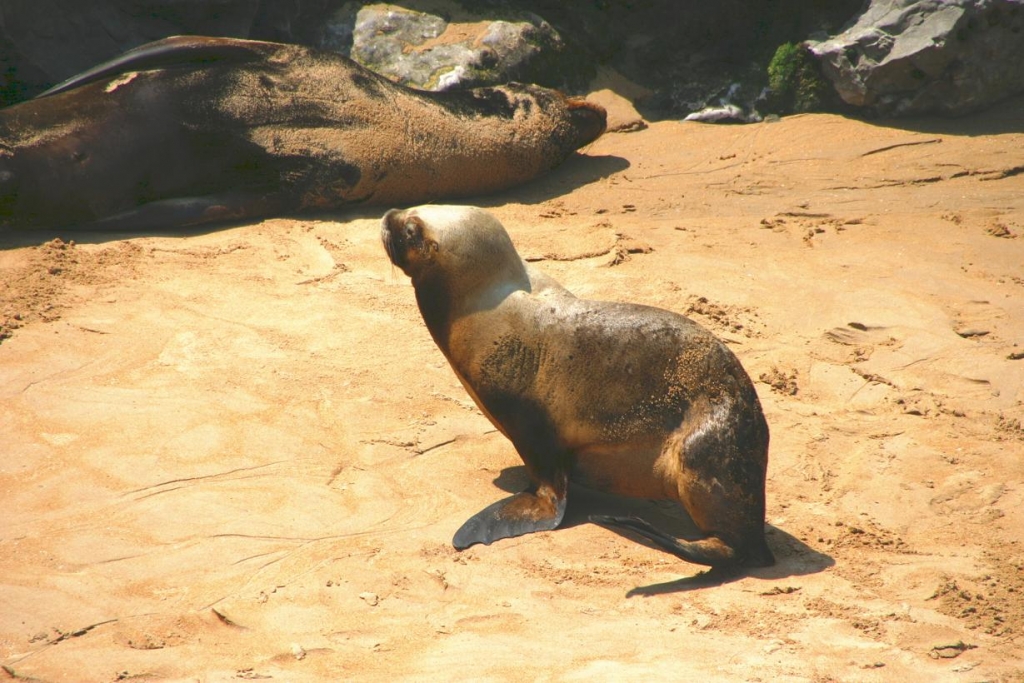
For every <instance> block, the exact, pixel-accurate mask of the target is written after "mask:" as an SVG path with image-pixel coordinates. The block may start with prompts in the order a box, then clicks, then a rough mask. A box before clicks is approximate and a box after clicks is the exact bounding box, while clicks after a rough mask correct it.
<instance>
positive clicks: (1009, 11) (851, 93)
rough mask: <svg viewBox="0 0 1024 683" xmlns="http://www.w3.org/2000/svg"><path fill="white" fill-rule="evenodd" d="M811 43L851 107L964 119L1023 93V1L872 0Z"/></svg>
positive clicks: (895, 113)
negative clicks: (826, 35)
mask: <svg viewBox="0 0 1024 683" xmlns="http://www.w3.org/2000/svg"><path fill="white" fill-rule="evenodd" d="M808 47H809V49H810V50H811V52H812V53H813V54H814V55H815V56H816V57H817V58H818V59H819V60H820V63H821V66H822V70H823V71H824V73H825V75H826V76H827V77H828V78H829V79H830V80H831V82H832V84H833V85H834V87H835V89H836V91H837V92H838V93H839V95H840V97H842V99H843V100H844V101H845V102H846V103H848V104H850V105H854V106H856V107H861V108H864V109H865V110H866V111H867V112H869V113H871V114H875V115H882V116H919V115H924V114H942V115H949V116H959V115H962V114H967V113H970V112H974V111H978V110H981V109H983V108H984V107H986V106H988V105H990V104H992V103H994V102H996V101H998V100H1001V99H1004V98H1007V97H1010V96H1012V95H1015V94H1018V93H1021V92H1024V69H1021V68H1020V64H1021V62H1022V61H1024V0H872V1H871V3H870V5H869V6H868V7H867V9H866V10H864V12H863V13H862V14H861V15H860V16H859V17H857V18H856V20H855V22H854V23H853V24H852V25H851V26H849V28H847V29H846V30H844V31H843V32H842V33H840V34H838V35H836V36H833V37H831V38H828V39H826V40H823V41H819V42H810V43H809V44H808Z"/></svg>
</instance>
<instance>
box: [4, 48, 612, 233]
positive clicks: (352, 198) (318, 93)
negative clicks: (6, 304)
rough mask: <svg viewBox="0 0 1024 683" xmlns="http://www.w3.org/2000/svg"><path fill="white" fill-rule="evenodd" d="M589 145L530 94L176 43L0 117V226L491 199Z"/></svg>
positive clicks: (111, 65) (307, 55) (97, 71)
mask: <svg viewBox="0 0 1024 683" xmlns="http://www.w3.org/2000/svg"><path fill="white" fill-rule="evenodd" d="M604 129H605V112H604V110H603V109H602V108H601V107H599V106H598V105H595V104H591V103H588V102H585V101H583V100H578V99H569V98H567V97H565V96H563V95H562V94H561V93H559V92H557V91H554V90H549V89H546V88H541V87H538V86H533V85H521V84H516V83H509V84H507V85H503V86H497V87H490V88H475V89H472V90H466V91H453V92H440V93H435V92H425V91H418V90H413V89H410V88H406V87H403V86H400V85H397V84H395V83H392V82H391V81H388V80H387V79H385V78H383V77H381V76H378V75H377V74H375V73H373V72H372V71H369V70H367V69H365V68H363V67H361V66H359V65H358V64H356V63H355V62H353V61H352V60H350V59H347V58H345V57H342V56H341V55H337V54H333V53H327V52H317V51H314V50H310V49H308V48H305V47H300V46H297V45H283V44H278V43H267V42H257V41H249V40H237V39H233V38H205V37H190V36H179V37H175V38H167V39H164V40H159V41H156V42H154V43H149V44H147V45H143V46H141V47H138V48H136V49H134V50H131V51H129V52H127V53H125V54H124V55H122V56H120V57H118V58H116V59H114V60H111V61H109V62H106V63H104V64H101V65H99V66H97V67H95V68H93V69H90V70H88V71H86V72H84V73H82V74H79V75H78V76H75V77H73V78H71V79H69V80H68V81H65V82H64V83H61V84H60V85H57V86H55V87H54V88H51V89H50V90H49V91H47V92H45V93H43V94H42V95H40V96H39V97H38V98H36V99H33V100H29V101H26V102H21V103H19V104H16V105H14V106H11V107H8V108H6V109H3V110H0V225H3V224H7V225H12V226H16V227H58V226H65V225H77V224H83V223H95V224H94V225H92V226H90V227H101V228H123V227H132V228H137V227H141V228H146V229H167V228H175V227H180V226H189V225H199V224H203V223H209V222H214V221H225V220H239V219H251V218H259V217H265V216H273V215H278V214H281V213H285V212H295V211H302V210H306V209H321V210H323V209H334V208H338V207H340V206H343V205H345V204H353V203H361V202H362V203H385V204H392V205H393V204H395V203H413V202H420V201H430V200H433V199H437V198H442V197H454V196H465V195H472V194H480V193H487V192H494V191H496V190H501V189H505V188H508V187H511V186H514V185H516V184H519V183H523V182H526V181H527V180H530V179H532V178H534V177H536V176H538V175H540V174H541V173H543V172H545V171H547V170H549V169H551V168H553V167H555V166H557V165H558V164H559V163H561V162H562V161H563V160H565V159H566V157H568V156H569V155H570V154H571V153H572V152H573V151H574V150H576V149H578V148H580V147H582V146H584V145H587V144H589V143H590V142H592V141H593V140H595V139H596V138H597V137H598V136H600V135H601V133H602V132H603V131H604Z"/></svg>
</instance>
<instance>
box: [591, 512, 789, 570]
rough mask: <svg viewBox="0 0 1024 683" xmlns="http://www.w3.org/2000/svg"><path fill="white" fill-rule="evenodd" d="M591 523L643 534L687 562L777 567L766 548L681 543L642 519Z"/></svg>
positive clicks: (716, 541)
mask: <svg viewBox="0 0 1024 683" xmlns="http://www.w3.org/2000/svg"><path fill="white" fill-rule="evenodd" d="M590 521H591V522H594V523H595V524H600V525H601V526H606V527H611V528H614V529H625V530H627V531H632V532H633V533H636V534H639V535H641V536H643V537H644V538H646V539H648V540H649V541H651V542H653V543H654V544H655V545H657V546H658V547H659V548H661V549H663V550H667V551H668V552H670V553H672V554H673V555H675V556H676V557H679V558H682V559H684V560H686V561H687V562H693V563H695V564H703V565H705V566H709V567H727V566H735V565H741V566H746V567H767V566H770V565H773V564H775V558H774V557H772V554H771V551H770V550H768V547H767V546H764V548H763V552H751V553H743V552H742V550H741V549H737V548H735V547H733V546H731V545H729V544H728V543H726V542H725V541H723V540H722V539H721V538H718V537H717V536H708V537H706V538H702V539H699V540H696V541H681V540H679V539H678V538H676V537H675V536H672V535H671V534H667V533H665V532H664V531H659V530H658V529H656V528H654V527H653V526H651V525H650V524H648V523H647V522H645V521H644V520H642V519H640V518H638V517H610V516H607V515H591V516H590Z"/></svg>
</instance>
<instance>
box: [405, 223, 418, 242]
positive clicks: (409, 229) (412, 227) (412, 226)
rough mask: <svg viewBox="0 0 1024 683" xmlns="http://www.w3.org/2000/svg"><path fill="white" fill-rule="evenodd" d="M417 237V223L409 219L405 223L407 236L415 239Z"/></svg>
mask: <svg viewBox="0 0 1024 683" xmlns="http://www.w3.org/2000/svg"><path fill="white" fill-rule="evenodd" d="M415 237H416V223H414V222H413V221H409V222H408V223H406V224H405V238H406V239H409V240H411V239H414V238H415Z"/></svg>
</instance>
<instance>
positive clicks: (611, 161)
mask: <svg viewBox="0 0 1024 683" xmlns="http://www.w3.org/2000/svg"><path fill="white" fill-rule="evenodd" d="M626 168H629V162H628V161H627V160H626V159H623V158H622V157H617V156H607V155H606V156H589V155H586V154H580V153H579V152H574V153H573V154H572V156H570V157H569V158H568V159H567V160H566V161H565V162H563V163H562V164H561V165H560V166H558V167H557V168H555V169H553V170H552V171H550V172H548V173H547V174H545V175H543V176H541V177H539V178H537V179H535V180H533V181H531V182H529V183H526V184H525V185H521V186H518V187H515V188H512V189H510V190H504V191H502V192H498V193H495V194H492V195H484V196H476V197H460V198H453V199H445V200H438V201H437V202H431V203H436V204H475V205H476V206H482V207H485V208H487V207H495V206H502V205H503V204H507V203H509V202H519V203H523V204H537V203H540V202H544V201H547V200H549V199H552V198H554V197H558V196H561V195H563V194H565V193H567V192H571V191H572V190H574V189H576V188H578V187H582V186H583V185H587V184H589V183H592V182H595V181H597V180H600V179H601V178H605V177H607V176H609V175H611V174H613V173H617V172H619V171H622V170H624V169H626ZM417 203H419V202H417ZM391 208H408V206H397V207H392V206H383V205H374V206H365V205H358V204H353V205H352V206H350V207H344V208H342V209H338V210H336V211H328V212H317V213H305V214H284V215H280V216H266V217H263V218H253V219H248V220H245V221H234V222H224V223H211V224H209V225H201V226H198V227H188V228H180V229H175V230H156V231H154V230H147V229H145V227H144V226H139V227H138V229H125V230H109V229H108V230H99V229H96V228H95V227H92V228H90V225H89V224H88V223H86V224H82V225H77V226H69V227H62V228H28V229H18V228H12V227H6V228H0V250H4V249H17V248H20V247H28V246H34V245H38V244H43V243H44V242H49V241H50V240H53V239H56V238H60V239H62V240H64V241H65V242H68V241H71V240H74V241H75V242H77V243H79V244H101V243H104V242H117V241H120V240H127V239H132V238H135V237H195V236H197V235H206V234H209V233H213V232H217V231H220V230H226V229H229V228H232V227H237V226H240V225H252V224H256V223H260V222H261V221H264V220H269V219H272V218H286V219H293V220H311V221H312V220H322V221H338V222H346V221H353V220H360V219H367V218H379V217H381V216H383V215H384V214H385V213H386V212H387V211H388V209H391Z"/></svg>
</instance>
